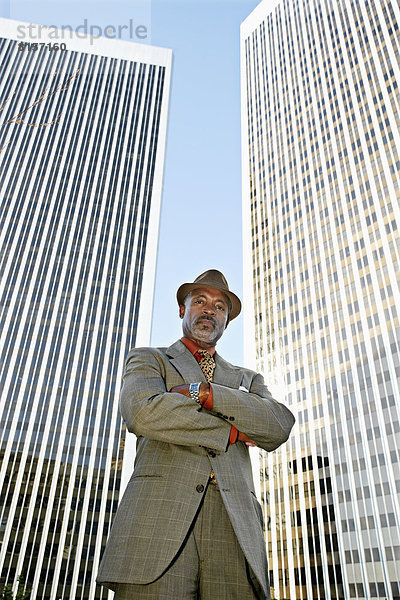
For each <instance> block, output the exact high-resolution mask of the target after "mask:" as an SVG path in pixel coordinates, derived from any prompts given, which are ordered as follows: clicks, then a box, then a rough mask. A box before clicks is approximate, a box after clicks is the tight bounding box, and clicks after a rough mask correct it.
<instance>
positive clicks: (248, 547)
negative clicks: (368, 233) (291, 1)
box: [97, 270, 294, 600]
mask: <svg viewBox="0 0 400 600" xmlns="http://www.w3.org/2000/svg"><path fill="white" fill-rule="evenodd" d="M177 299H178V304H179V314H180V317H181V318H182V320H183V334H184V337H182V338H181V340H179V341H178V342H175V343H174V344H173V345H172V346H170V347H169V348H135V349H134V350H132V351H131V352H130V353H129V354H128V357H127V360H126V368H125V373H124V383H123V388H122V391H121V398H120V407H121V413H122V416H123V418H124V421H125V423H126V425H127V428H128V430H129V431H131V432H133V433H135V434H136V436H137V453H136V459H135V468H134V472H133V475H132V477H131V480H130V482H129V484H128V487H127V489H126V491H125V494H124V496H123V498H122V501H121V504H120V506H119V508H118V511H117V514H116V517H115V521H114V524H113V527H112V530H111V534H110V537H109V540H108V544H107V547H106V550H105V553H104V556H103V559H102V562H101V565H100V570H99V575H98V578H97V579H98V582H99V583H101V584H103V585H105V586H107V587H109V588H111V589H113V590H115V592H116V593H115V600H130V599H140V600H141V599H147V600H150V599H151V600H195V599H197V600H199V599H201V600H248V599H258V600H260V599H269V597H270V595H269V585H268V577H267V576H268V565H267V558H266V551H265V542H264V535H263V517H262V511H261V507H260V505H259V503H258V501H257V499H256V496H255V494H254V487H253V478H252V470H251V463H250V458H249V449H248V446H259V447H260V448H264V449H265V450H267V451H272V450H275V448H277V447H278V446H280V445H281V444H282V443H283V442H285V441H286V440H287V438H288V436H289V433H290V431H291V429H292V426H293V423H294V417H293V415H292V413H291V412H290V411H289V410H288V409H287V408H286V407H285V406H283V405H282V404H280V403H278V402H276V400H274V399H273V398H272V396H271V394H270V392H269V391H268V388H267V387H266V386H265V385H264V381H263V378H262V376H261V375H260V374H257V373H255V372H254V371H250V370H249V369H244V368H240V367H235V366H233V365H231V364H230V363H228V362H226V361H225V360H224V359H223V358H221V357H220V356H219V354H217V353H216V352H215V345H216V343H217V341H218V340H219V338H220V337H221V336H222V334H223V332H224V330H225V328H226V326H227V324H228V322H229V321H231V320H232V319H234V318H235V317H236V316H237V315H238V314H239V313H240V310H241V303H240V300H239V298H238V297H237V296H236V295H235V294H233V293H232V292H231V291H230V290H229V287H228V283H227V281H226V279H225V277H224V276H223V274H222V273H220V272H219V271H216V270H209V271H206V272H205V273H203V274H202V275H200V276H199V277H197V278H196V279H195V280H194V282H193V283H185V284H183V285H181V286H180V288H179V290H178V292H177Z"/></svg>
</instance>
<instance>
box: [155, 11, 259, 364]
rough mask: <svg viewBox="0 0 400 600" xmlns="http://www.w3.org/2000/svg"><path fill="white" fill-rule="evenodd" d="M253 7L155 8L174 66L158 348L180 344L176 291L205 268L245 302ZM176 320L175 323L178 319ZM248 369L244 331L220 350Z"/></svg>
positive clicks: (239, 324) (232, 333)
mask: <svg viewBox="0 0 400 600" xmlns="http://www.w3.org/2000/svg"><path fill="white" fill-rule="evenodd" d="M257 4H258V1H256V0H220V1H216V2H211V1H201V2H197V1H193V0H180V1H175V2H169V1H165V0H158V1H156V2H153V3H152V30H151V38H152V39H151V42H152V43H153V44H155V45H158V46H166V47H170V48H172V49H173V52H174V65H173V73H172V90H171V103H170V115H169V127H168V141H167V155H166V164H165V177H164V194H163V205H162V212H161V227H160V239H159V256H158V266H157V276H156V290H155V292H156V294H155V303H154V318H153V330H152V344H154V345H161V344H165V343H169V342H170V341H171V340H172V339H174V338H176V337H178V336H179V335H180V325H181V322H180V320H179V319H178V318H177V307H176V301H175V290H176V288H177V287H178V285H179V284H180V283H183V282H184V281H192V280H193V278H194V277H195V276H196V275H198V274H200V273H201V272H202V271H204V270H206V269H207V268H210V267H214V268H218V269H220V270H222V271H223V272H224V273H225V275H226V277H227V278H228V281H229V285H230V287H231V289H232V290H233V291H235V292H236V293H238V295H239V296H241V293H242V225H241V213H242V205H241V148H240V62H239V47H240V40H239V27H240V23H241V22H242V21H243V20H244V19H245V18H246V16H247V15H248V14H250V12H251V11H252V10H253V9H254V8H255V6H256V5H257ZM175 315H176V317H175ZM218 350H219V352H220V353H221V354H222V355H223V356H224V357H225V358H226V359H227V360H229V361H231V362H233V363H235V364H242V362H243V321H242V317H241V316H240V317H238V318H237V319H236V320H235V321H234V322H232V323H231V324H230V325H229V327H228V329H227V331H226V333H225V335H224V337H223V338H222V339H221V341H220V342H219V344H218Z"/></svg>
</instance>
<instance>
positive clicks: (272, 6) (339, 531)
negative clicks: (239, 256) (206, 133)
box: [241, 0, 400, 600]
mask: <svg viewBox="0 0 400 600" xmlns="http://www.w3.org/2000/svg"><path fill="white" fill-rule="evenodd" d="M399 23H400V7H399V4H398V2H391V1H387V0H376V1H370V0H321V1H317V0H298V1H297V0H296V1H295V0H283V1H280V2H277V1H274V2H268V1H266V0H265V1H264V2H262V3H261V4H260V5H258V7H257V8H256V9H255V11H254V12H253V13H252V14H251V15H250V16H249V17H248V18H247V19H246V21H245V22H244V23H243V24H242V28H241V70H242V72H241V81H242V138H243V174H244V177H243V214H244V240H245V242H244V251H245V269H244V276H245V282H246V284H247V285H246V284H245V286H244V288H245V293H246V297H245V322H246V344H247V348H246V355H247V359H248V361H249V362H252V363H253V364H254V365H255V366H256V367H257V368H258V369H260V370H261V371H263V372H264V373H265V375H266V378H267V381H268V383H269V384H270V386H271V387H272V389H273V390H274V391H275V392H276V394H277V396H278V397H279V398H280V399H281V400H283V401H284V402H286V403H287V404H288V405H289V406H290V408H291V409H292V410H293V411H294V412H295V414H296V415H297V424H296V425H295V428H294V432H293V434H292V436H291V439H290V440H289V442H288V443H287V444H286V445H285V446H284V447H283V448H282V449H279V450H278V451H276V452H274V453H271V454H266V453H264V452H261V453H260V463H259V464H260V475H261V481H260V488H261V498H262V503H263V507H264V511H265V520H266V532H265V533H266V543H267V550H268V554H269V564H270V567H269V568H270V574H269V575H270V582H271V586H272V592H273V596H274V597H275V598H280V599H281V600H282V599H283V598H285V599H289V598H290V600H294V599H297V598H303V599H307V600H312V599H322V598H327V599H328V598H332V599H333V598H335V599H338V598H346V599H347V598H382V599H383V598H384V599H387V600H388V599H391V600H395V599H396V600H398V599H399V598H400V588H399V580H400V575H399V574H400V502H399V500H400V471H399V448H400V425H399V421H400V418H399V417H400V395H399V377H400V362H399V344H400V327H399V313H398V307H399V298H400V295H399V275H400V270H399V251H400V235H399V229H398V227H399V224H400V220H399V197H400V193H399V184H400V177H399V174H400V160H399V154H398V152H399V147H400V144H399V142H400V135H399V128H400V94H399V87H398V82H399V81H400V68H399V57H400V32H399ZM396 305H397V306H396ZM254 340H255V344H254Z"/></svg>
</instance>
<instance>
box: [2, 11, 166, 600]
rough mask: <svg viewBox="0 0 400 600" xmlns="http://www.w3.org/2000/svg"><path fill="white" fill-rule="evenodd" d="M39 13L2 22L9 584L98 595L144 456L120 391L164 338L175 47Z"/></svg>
mask: <svg viewBox="0 0 400 600" xmlns="http://www.w3.org/2000/svg"><path fill="white" fill-rule="evenodd" d="M28 28H29V26H28V24H26V23H25V24H23V23H17V22H13V21H8V20H3V19H2V20H1V21H0V34H1V39H0V52H1V61H0V65H1V66H0V71H1V73H0V117H1V120H0V125H1V127H0V222H1V230H0V237H1V242H0V249H1V250H0V272H1V280H0V281H1V282H0V286H1V290H0V319H1V337H0V355H1V364H0V369H1V373H0V380H1V404H0V409H1V410H0V415H1V430H0V434H1V460H2V463H1V471H0V489H1V505H0V509H1V527H0V536H1V537H0V539H1V546H0V563H1V584H2V585H4V584H6V583H10V584H14V583H15V581H16V579H17V577H18V576H20V575H21V576H22V577H23V578H24V580H25V581H26V584H27V587H29V588H31V589H32V595H31V597H32V598H35V599H39V598H43V599H44V598H46V599H50V598H51V599H58V598H65V599H67V598H76V599H78V598H82V599H83V598H85V599H86V598H87V599H89V598H91V599H92V598H93V599H94V598H96V599H97V598H104V597H106V596H107V592H106V590H103V589H102V588H100V586H96V584H95V577H96V572H97V566H98V562H99V558H100V555H101V552H102V550H103V549H104V546H105V542H106V539H107V535H108V532H109V529H110V523H111V521H112V516H113V514H114V512H115V510H116V507H117V504H118V501H119V498H120V492H121V479H122V480H123V479H124V478H126V477H125V472H124V470H126V473H128V471H129V470H132V468H133V461H132V455H131V454H129V453H128V452H127V449H126V448H125V431H124V429H123V427H122V426H121V419H120V417H119V413H118V394H119V388H120V380H121V374H122V371H123V363H124V358H125V355H126V354H127V352H128V349H129V348H130V347H132V346H134V345H138V344H140V345H142V344H148V342H149V337H150V335H149V334H150V321H151V307H152V297H153V285H154V275H155V258H156V250H157V239H158V223H159V209H160V200H161V186H162V173H163V163H164V148H165V140H166V127H167V113H168V101H169V85H170V76H171V51H170V50H165V49H161V48H154V47H150V46H140V45H137V44H132V43H129V42H121V41H117V40H111V39H105V38H99V39H95V38H91V37H89V36H88V37H85V38H82V35H80V36H78V35H76V34H75V35H71V34H70V33H67V32H61V31H58V37H57V39H55V33H56V32H55V31H54V28H53V29H52V30H48V29H45V28H41V29H40V30H37V29H36V30H35V35H36V36H37V35H38V31H40V39H37V37H36V39H34V40H32V39H30V38H29V35H28V34H29V29H28ZM35 44H36V46H35ZM128 437H130V436H128ZM127 454H128V455H127ZM123 461H124V462H123Z"/></svg>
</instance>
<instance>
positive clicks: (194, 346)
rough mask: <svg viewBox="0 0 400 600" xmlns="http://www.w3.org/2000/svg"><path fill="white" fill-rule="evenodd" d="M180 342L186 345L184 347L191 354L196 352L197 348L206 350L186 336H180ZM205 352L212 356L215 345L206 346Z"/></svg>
mask: <svg viewBox="0 0 400 600" xmlns="http://www.w3.org/2000/svg"><path fill="white" fill-rule="evenodd" d="M181 342H182V344H184V345H185V346H186V348H187V349H188V350H189V352H191V353H192V354H193V356H195V355H196V352H198V351H199V350H206V349H205V348H201V347H200V346H199V345H198V344H196V342H194V341H193V340H189V338H186V337H182V338H181ZM207 352H208V353H209V354H211V356H214V354H215V346H212V347H211V348H207Z"/></svg>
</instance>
